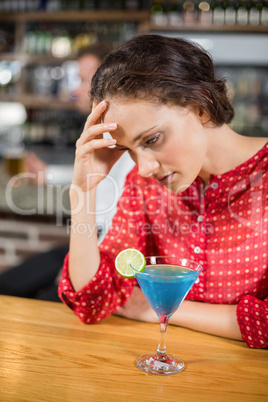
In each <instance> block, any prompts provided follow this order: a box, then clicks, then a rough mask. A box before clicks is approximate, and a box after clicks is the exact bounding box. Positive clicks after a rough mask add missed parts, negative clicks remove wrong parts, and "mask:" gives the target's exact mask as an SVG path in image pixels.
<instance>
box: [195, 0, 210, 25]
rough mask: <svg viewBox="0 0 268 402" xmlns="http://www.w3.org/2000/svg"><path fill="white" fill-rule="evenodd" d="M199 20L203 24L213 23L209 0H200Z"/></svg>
mask: <svg viewBox="0 0 268 402" xmlns="http://www.w3.org/2000/svg"><path fill="white" fill-rule="evenodd" d="M198 8H199V10H198V22H199V23H200V24H201V25H210V24H212V9H211V4H210V2H209V1H200V2H199V4H198Z"/></svg>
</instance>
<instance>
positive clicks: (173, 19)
mask: <svg viewBox="0 0 268 402" xmlns="http://www.w3.org/2000/svg"><path fill="white" fill-rule="evenodd" d="M167 18H168V24H169V25H170V26H174V27H176V26H180V25H181V24H182V0H170V1H169V3H168V6H167Z"/></svg>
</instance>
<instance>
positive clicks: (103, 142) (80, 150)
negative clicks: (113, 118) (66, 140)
mask: <svg viewBox="0 0 268 402" xmlns="http://www.w3.org/2000/svg"><path fill="white" fill-rule="evenodd" d="M106 107H107V104H106V102H105V101H103V102H101V103H100V104H98V105H95V107H94V108H93V111H92V112H91V114H90V115H89V116H88V118H87V121H86V123H85V127H84V131H83V133H82V134H81V136H80V138H79V140H78V141H77V143H76V154H75V163H74V174H73V181H72V185H71V188H70V204H71V225H70V253H69V275H70V279H71V282H72V285H73V288H74V290H75V291H78V290H79V289H81V288H82V287H83V286H85V285H86V284H87V283H88V282H89V281H90V279H92V278H93V276H94V275H95V274H96V272H97V270H98V267H99V264H100V252H99V248H98V239H97V229H96V218H95V210H96V208H95V207H96V205H95V204H96V189H97V185H98V183H99V182H100V181H101V180H102V179H103V178H104V177H106V176H107V174H108V173H109V171H110V169H111V167H112V166H113V164H114V163H115V162H116V160H117V159H118V157H119V155H118V154H117V152H115V151H114V150H111V149H109V148H108V147H109V146H110V145H113V144H115V140H111V139H107V138H103V134H104V133H105V132H107V131H114V130H115V129H116V127H117V126H116V124H103V123H101V122H100V121H101V116H102V114H103V112H104V111H105V110H106Z"/></svg>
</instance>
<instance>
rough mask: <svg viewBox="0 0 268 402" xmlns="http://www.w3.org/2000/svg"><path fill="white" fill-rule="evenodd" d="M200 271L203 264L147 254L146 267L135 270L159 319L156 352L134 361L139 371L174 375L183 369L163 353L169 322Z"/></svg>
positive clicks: (173, 357)
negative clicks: (138, 270)
mask: <svg viewBox="0 0 268 402" xmlns="http://www.w3.org/2000/svg"><path fill="white" fill-rule="evenodd" d="M131 268H132V269H133V267H131ZM133 271H135V270H134V269H133ZM201 271H202V266H201V265H200V264H198V263H197V262H195V261H191V260H189V259H187V258H177V257H161V256H152V257H146V268H145V270H144V271H143V272H137V271H135V277H136V279H137V281H138V283H139V285H140V287H141V289H142V291H143V293H144V295H145V297H146V299H147V300H148V302H149V304H150V306H151V307H152V309H153V310H154V311H155V313H156V314H157V316H158V318H159V322H160V340H159V344H158V348H157V352H156V354H153V355H152V354H146V355H143V356H140V357H139V358H138V360H137V361H136V364H137V366H138V368H139V369H140V370H142V371H145V372H149V373H153V374H174V373H178V372H180V371H182V370H183V369H184V366H185V365H184V362H183V361H182V360H181V359H180V358H178V357H176V356H174V355H170V354H167V353H166V334H167V328H168V322H169V319H170V317H171V316H172V314H173V313H175V311H176V310H177V309H178V307H179V306H180V305H181V303H182V302H183V300H184V299H185V297H186V295H187V293H188V292H189V290H190V289H191V287H192V285H193V284H194V282H195V281H196V279H197V278H198V276H199V274H200V272H201Z"/></svg>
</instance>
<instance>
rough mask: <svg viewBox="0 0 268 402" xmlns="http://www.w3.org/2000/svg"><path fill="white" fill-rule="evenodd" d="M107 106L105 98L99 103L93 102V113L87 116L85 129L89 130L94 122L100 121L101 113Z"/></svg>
mask: <svg viewBox="0 0 268 402" xmlns="http://www.w3.org/2000/svg"><path fill="white" fill-rule="evenodd" d="M106 108H107V102H106V101H105V100H103V101H101V102H100V103H98V104H97V105H95V103H93V108H92V111H91V113H90V114H89V115H88V117H87V120H86V122H85V126H84V130H87V129H88V128H89V127H90V126H91V125H92V124H97V123H99V122H100V118H101V115H102V113H103V112H104V111H105V110H106Z"/></svg>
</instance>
